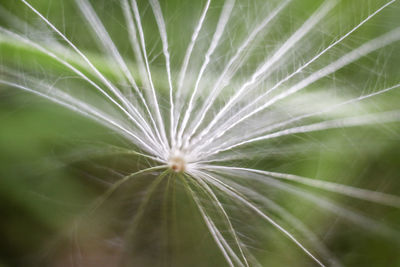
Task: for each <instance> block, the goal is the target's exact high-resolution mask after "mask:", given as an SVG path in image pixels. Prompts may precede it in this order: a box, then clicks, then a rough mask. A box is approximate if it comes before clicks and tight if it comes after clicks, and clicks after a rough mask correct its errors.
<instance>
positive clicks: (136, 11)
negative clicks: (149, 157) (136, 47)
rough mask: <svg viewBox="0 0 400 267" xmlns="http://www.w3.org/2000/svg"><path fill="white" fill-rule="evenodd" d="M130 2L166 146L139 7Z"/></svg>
mask: <svg viewBox="0 0 400 267" xmlns="http://www.w3.org/2000/svg"><path fill="white" fill-rule="evenodd" d="M131 4H132V10H133V14H134V17H135V20H136V25H137V30H138V32H139V37H140V38H139V39H140V45H141V47H142V53H143V58H144V62H145V65H146V71H147V75H148V78H149V83H150V89H151V94H152V97H153V101H154V104H155V110H156V116H157V122H158V127H159V130H160V132H161V137H162V139H163V141H164V145H165V146H167V145H168V140H167V137H166V133H165V125H164V121H163V119H162V117H161V111H160V105H159V103H158V100H157V95H156V90H155V88H154V84H153V79H152V75H151V71H150V65H149V61H148V58H147V51H146V42H145V39H144V32H143V26H142V22H141V19H140V13H139V9H138V6H137V2H136V0H131ZM165 157H168V155H165Z"/></svg>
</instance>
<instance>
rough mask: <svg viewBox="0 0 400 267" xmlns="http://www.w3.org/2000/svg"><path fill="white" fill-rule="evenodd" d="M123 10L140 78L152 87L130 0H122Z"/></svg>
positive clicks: (147, 85) (144, 85)
mask: <svg viewBox="0 0 400 267" xmlns="http://www.w3.org/2000/svg"><path fill="white" fill-rule="evenodd" d="M122 11H123V13H124V17H125V21H126V25H127V27H128V32H129V34H128V37H129V42H130V43H131V46H132V50H133V53H134V55H135V58H136V61H137V62H136V63H137V65H138V68H139V72H140V79H141V82H142V84H143V85H142V86H143V87H144V89H149V88H150V87H151V85H150V81H149V77H148V75H147V71H146V65H145V63H144V60H143V54H142V51H141V46H140V44H139V40H138V37H137V31H136V25H135V22H134V18H133V16H132V8H131V6H130V4H129V2H128V0H122ZM152 122H153V125H154V127H155V128H156V127H157V126H156V125H155V122H154V119H153V118H152Z"/></svg>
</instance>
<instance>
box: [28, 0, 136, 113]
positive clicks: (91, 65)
mask: <svg viewBox="0 0 400 267" xmlns="http://www.w3.org/2000/svg"><path fill="white" fill-rule="evenodd" d="M21 1H22V2H23V3H24V4H25V5H26V6H27V7H28V8H29V9H31V10H32V11H33V12H34V13H35V14H36V15H38V16H39V17H40V18H41V19H42V20H43V22H45V23H46V24H47V25H48V26H49V27H50V28H51V29H53V30H54V32H55V33H57V34H58V35H59V36H60V37H61V38H62V39H63V40H64V41H65V42H67V43H68V45H69V46H71V47H72V49H73V50H74V51H75V52H76V53H78V55H79V56H81V57H82V58H83V60H84V61H85V62H86V63H87V64H88V65H89V67H90V68H91V69H92V70H93V71H94V73H95V74H96V75H97V76H98V77H99V78H100V79H101V80H102V81H103V83H104V84H105V85H106V86H107V87H108V88H109V89H110V90H111V91H112V92H113V93H114V94H115V95H116V96H117V98H118V99H119V100H120V101H122V103H123V104H124V106H125V107H127V108H128V107H129V106H130V103H129V101H128V100H127V99H126V97H124V96H123V95H122V94H121V92H120V91H119V90H118V89H117V88H116V87H115V86H114V85H112V83H111V82H110V81H108V80H107V78H106V77H105V76H104V75H103V74H101V72H100V71H99V70H98V69H97V68H96V67H95V66H94V65H93V64H92V62H91V61H90V60H89V59H88V58H87V57H86V56H85V55H84V54H83V53H82V51H80V50H79V49H78V48H77V47H76V46H75V45H74V44H73V43H72V42H71V41H70V40H69V39H68V38H67V37H66V36H65V35H64V34H63V33H61V32H60V31H59V30H58V29H57V28H56V27H55V26H54V25H53V24H52V23H51V22H50V21H49V20H48V19H46V18H45V17H44V16H43V15H42V14H41V13H40V12H39V11H37V10H36V9H35V8H34V7H33V6H31V5H30V4H29V3H28V2H27V1H26V0H21Z"/></svg>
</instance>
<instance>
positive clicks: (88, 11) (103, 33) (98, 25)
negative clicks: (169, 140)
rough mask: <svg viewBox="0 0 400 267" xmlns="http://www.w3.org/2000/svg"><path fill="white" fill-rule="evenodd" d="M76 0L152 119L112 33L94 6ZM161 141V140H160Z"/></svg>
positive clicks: (149, 129) (144, 123)
mask: <svg viewBox="0 0 400 267" xmlns="http://www.w3.org/2000/svg"><path fill="white" fill-rule="evenodd" d="M75 2H76V4H77V5H78V6H79V8H80V10H81V13H82V15H83V17H84V18H85V19H86V20H87V21H88V22H89V24H90V25H91V27H92V29H93V31H94V32H95V34H96V35H97V36H98V37H99V39H100V41H101V44H102V46H103V47H104V48H105V49H106V52H107V53H108V54H109V55H110V57H112V58H113V59H114V60H115V61H116V62H117V64H118V66H119V68H120V69H121V70H122V73H123V75H124V76H125V77H126V79H127V80H128V81H129V83H130V84H131V86H132V87H133V88H134V90H135V91H136V93H137V94H138V95H139V98H140V99H141V101H142V103H143V105H144V106H145V108H146V110H147V113H148V114H149V115H150V118H151V119H152V115H151V112H150V110H149V107H148V105H147V102H146V100H145V99H144V97H143V94H142V92H141V91H140V90H139V88H138V86H137V84H136V81H135V78H134V77H133V76H132V74H131V72H130V70H129V68H128V66H127V64H126V62H125V61H124V59H123V58H122V56H121V54H120V53H119V51H118V49H117V47H116V45H115V44H114V42H113V41H112V39H111V37H110V35H109V34H108V33H107V30H106V29H105V27H104V25H103V24H102V22H101V21H100V19H99V17H98V16H97V14H96V13H95V11H94V10H93V7H92V6H91V4H90V3H89V2H88V1H87V0H75ZM129 108H130V110H131V112H133V113H136V114H137V116H138V117H139V119H140V121H141V122H142V123H143V126H144V127H145V128H146V130H147V131H148V134H150V135H151V136H152V138H153V140H155V136H154V134H153V132H152V130H151V128H150V125H149V124H148V123H147V121H146V120H145V119H144V118H143V116H142V114H141V113H140V112H139V110H138V109H137V108H135V106H133V105H132V104H131V103H130V105H129ZM155 130H157V128H155ZM160 142H161V140H160ZM164 149H165V148H164Z"/></svg>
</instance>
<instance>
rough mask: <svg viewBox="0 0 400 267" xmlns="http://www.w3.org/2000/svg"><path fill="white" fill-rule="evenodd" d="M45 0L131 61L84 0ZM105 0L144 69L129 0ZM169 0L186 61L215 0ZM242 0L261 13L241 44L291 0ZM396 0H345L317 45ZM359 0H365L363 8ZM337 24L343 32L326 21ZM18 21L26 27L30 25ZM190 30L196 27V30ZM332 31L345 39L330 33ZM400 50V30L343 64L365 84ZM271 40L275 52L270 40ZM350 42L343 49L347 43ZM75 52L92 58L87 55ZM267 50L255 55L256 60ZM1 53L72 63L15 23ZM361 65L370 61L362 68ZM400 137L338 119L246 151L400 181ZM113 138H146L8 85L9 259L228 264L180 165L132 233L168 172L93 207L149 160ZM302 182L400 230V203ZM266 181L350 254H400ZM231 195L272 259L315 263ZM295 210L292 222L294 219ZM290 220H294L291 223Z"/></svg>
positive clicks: (245, 28) (299, 4)
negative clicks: (266, 150)
mask: <svg viewBox="0 0 400 267" xmlns="http://www.w3.org/2000/svg"><path fill="white" fill-rule="evenodd" d="M31 2H32V4H33V5H34V6H35V8H37V9H38V10H39V11H40V12H42V13H43V14H45V16H46V17H48V18H49V20H50V21H51V22H53V23H54V24H55V25H56V26H57V27H58V28H59V29H62V32H64V33H65V34H66V35H67V36H68V37H69V38H70V39H71V41H72V42H74V43H76V44H78V46H79V48H80V49H82V50H83V51H85V52H87V53H88V55H90V58H91V59H93V60H94V62H95V63H96V66H98V67H99V68H100V69H101V71H102V72H103V73H105V74H106V75H107V76H108V77H109V78H110V79H114V80H116V77H117V74H116V73H115V71H114V69H113V67H112V66H113V65H112V63H109V61H108V60H109V59H107V58H106V57H105V56H104V55H103V54H102V51H101V50H100V49H99V48H98V46H97V44H96V41H95V40H93V38H92V37H91V34H89V33H88V28H89V26H88V25H87V24H86V22H84V20H83V19H82V17H81V15H80V14H79V11H78V9H77V7H76V5H75V3H74V1H51V0H35V1H31ZM91 2H92V4H93V5H94V7H95V9H96V11H97V12H98V15H99V16H100V18H101V19H102V21H103V23H104V24H105V25H106V27H107V30H108V31H109V32H110V35H111V36H112V38H113V40H114V41H115V43H116V44H117V46H118V48H119V49H120V51H121V53H122V54H123V56H124V58H126V59H128V61H129V62H130V64H131V66H132V68H133V69H134V68H135V63H134V61H132V60H129V59H130V58H132V54H131V52H130V51H131V50H130V48H129V42H128V41H127V36H126V26H125V25H124V21H123V15H122V11H121V7H120V4H119V1H114V0H113V1H103V0H96V1H91ZM160 2H161V5H162V7H163V12H165V13H164V15H165V17H166V18H167V19H166V21H167V25H168V26H167V28H168V34H169V40H170V42H171V50H172V51H174V52H172V63H171V65H172V66H173V67H174V66H179V65H178V64H179V63H178V62H181V60H182V58H183V55H184V54H183V51H185V49H186V46H187V43H188V40H189V39H190V34H189V33H190V32H191V31H192V29H193V27H194V25H195V23H196V19H193V18H197V17H198V16H199V14H200V12H201V10H202V7H203V6H204V4H205V1H184V0H168V1H167V0H165V1H160ZM237 2H238V5H239V6H243V11H240V12H243V18H242V19H243V20H244V21H248V24H247V25H246V24H245V23H244V24H241V22H242V21H238V22H237V24H236V25H234V26H232V27H233V30H232V35H233V33H235V36H231V37H230V38H232V42H231V43H230V44H235V40H236V39H238V40H240V38H242V37H243V36H246V34H248V32H249V29H251V28H252V27H253V26H254V21H255V20H256V18H259V17H261V16H263V15H262V14H263V12H265V11H266V10H269V8H270V6H274V4H276V3H277V1H271V3H264V1H237ZM385 2H387V1H363V3H362V4H360V1H358V0H357V1H342V2H341V3H340V5H338V8H337V9H335V10H334V12H333V13H332V14H331V15H330V16H329V17H327V20H326V21H324V23H325V24H326V25H325V26H326V28H323V29H321V30H322V31H324V32H323V33H324V34H326V35H325V36H324V37H322V38H321V39H318V38H317V37H315V39H310V40H308V43H309V46H311V47H313V48H316V49H317V50H318V48H321V47H323V44H325V43H329V41H330V40H332V39H334V38H335V36H336V37H337V36H338V35H339V33H344V32H346V29H348V28H349V27H351V25H353V26H354V25H355V24H357V23H358V22H359V21H361V18H364V17H365V16H366V15H368V14H369V13H371V10H376V9H377V7H379V6H381V5H382V4H383V3H385ZM320 3H321V1H311V0H310V1H309V0H307V1H293V4H292V5H291V6H290V8H288V10H287V11H285V12H283V14H282V15H281V16H280V17H279V19H280V20H281V21H282V23H279V24H278V25H279V27H278V26H277V28H276V29H275V30H272V33H271V35H270V38H277V39H276V40H278V37H279V35H283V36H284V35H288V34H290V33H291V32H293V30H294V29H295V28H296V26H299V25H300V22H301V21H303V20H304V18H307V16H309V15H310V13H311V12H312V11H313V10H315V8H316V7H317V6H318V5H319V4H320ZM359 5H361V6H362V7H360V8H359V9H358V8H357V7H358V6H359ZM221 6H222V1H220V0H219V1H215V2H213V5H212V9H211V11H210V12H211V16H214V17H215V18H217V16H216V14H218V12H219V11H220V9H221ZM139 7H140V8H141V10H146V11H145V12H146V13H145V15H143V24H144V28H145V34H146V38H148V43H149V47H151V48H152V49H154V51H159V50H160V49H161V42H160V41H159V35H158V32H157V28H156V25H155V23H154V21H152V17H151V16H150V15H151V14H150V13H151V12H150V11H149V10H150V8H149V4H148V2H147V1H139ZM0 8H1V10H0V14H1V15H0V23H1V24H0V25H1V26H2V27H4V28H6V29H13V30H16V31H19V32H22V33H24V34H25V35H27V36H29V37H30V38H32V39H35V40H41V41H43V40H45V41H46V42H47V43H48V45H49V46H51V45H52V44H51V42H52V40H53V39H52V38H53V37H51V34H50V32H51V31H49V30H48V29H47V28H46V27H45V25H44V23H43V22H42V21H41V20H40V19H39V18H38V17H37V16H35V15H34V14H33V13H32V12H31V11H29V10H28V9H27V8H26V7H24V5H23V4H22V3H20V1H4V0H3V1H1V2H0ZM240 12H238V14H239V13H240ZM253 13H254V14H253ZM6 14H8V15H6ZM11 14H12V15H11ZM399 14H400V5H399V4H398V3H395V4H393V5H392V6H391V7H390V8H388V9H387V10H385V11H384V12H382V14H380V15H379V16H377V17H376V18H374V19H373V20H372V21H371V23H368V24H366V25H365V27H363V28H362V29H360V31H357V32H355V33H354V36H353V37H352V38H351V39H350V40H346V41H345V42H344V44H343V47H346V46H348V47H350V48H351V47H354V46H356V45H357V44H361V43H363V42H365V41H366V40H370V39H371V38H374V37H376V36H379V35H380V34H381V33H384V32H386V31H388V30H390V29H393V28H395V27H398V26H400V19H399V18H400V17H399ZM14 16H15V17H14ZM19 19H20V20H23V21H25V22H26V23H27V25H30V26H29V27H33V28H34V29H36V30H35V32H33V31H31V29H30V28H29V27H28V26H27V25H25V24H24V23H21V22H20V21H18V20H19ZM215 20H216V19H215ZM284 22H287V23H284ZM210 23H211V22H210ZM214 23H215V22H214ZM211 24H212V23H211ZM328 26H329V29H330V30H331V31H330V32H327V30H326V29H328ZM18 27H20V29H16V28H18ZM121 29H123V31H122V33H121ZM182 33H188V34H186V35H185V36H183V37H182V36H181V35H182ZM210 35H211V34H210ZM329 36H330V37H331V38H332V39H328V37H329ZM55 38H56V37H55ZM203 38H206V37H203ZM208 38H210V37H208ZM310 38H314V37H310ZM56 39H59V38H56ZM183 39H184V40H183ZM277 42H278V41H277ZM227 43H228V44H227V47H223V48H221V49H226V53H227V54H228V55H229V54H230V53H233V52H234V51H232V49H230V47H229V42H227ZM153 44H154V46H152V45H153ZM260 46H261V45H260ZM265 49H268V47H266V48H265ZM302 49H304V51H302ZM298 51H299V52H298V53H299V54H300V56H299V57H300V58H299V61H302V60H303V58H302V54H301V53H302V52H303V53H308V54H309V52H307V51H306V49H305V48H304V47H301V48H299V49H298ZM399 51H400V48H399V43H396V44H394V45H392V46H390V47H389V48H388V49H387V50H385V51H383V52H382V51H379V52H377V53H375V54H373V55H371V57H366V58H365V59H363V60H361V61H360V62H359V63H358V64H354V65H351V66H349V67H347V68H346V69H345V70H343V71H341V72H340V73H338V74H337V75H338V76H337V77H338V78H337V80H338V81H343V83H346V82H347V81H351V82H352V83H353V84H352V85H354V86H362V85H370V84H374V83H375V86H376V88H377V89H383V88H384V87H385V85H391V84H393V83H395V82H396V81H397V82H398V77H400V76H399V75H400V65H399V64H400V63H399V62H400V53H398V52H399ZM258 52H259V53H261V52H262V49H260V50H259V51H258ZM339 52H340V51H334V53H338V54H339ZM396 52H397V53H396ZM334 53H333V54H334ZM154 54H156V52H154ZM255 57H257V55H255ZM68 60H69V62H72V63H73V64H75V66H78V67H80V68H81V70H82V71H85V68H84V67H81V66H82V64H83V63H82V61H81V60H80V59H79V58H78V57H71V58H69V59H68ZM256 60H257V59H256V58H255V59H254V62H256ZM326 60H329V59H326ZM325 62H326V61H325ZM0 63H1V65H0V74H3V73H4V69H5V67H7V68H8V67H10V68H14V69H16V70H19V71H21V73H31V74H33V75H37V77H39V79H46V77H48V78H49V81H55V80H57V78H63V77H68V75H71V73H70V72H68V71H67V70H65V68H63V67H61V66H60V65H59V64H57V63H55V62H54V61H52V60H51V59H50V58H49V57H47V56H44V55H43V54H41V53H40V52H37V51H35V50H34V49H30V48H28V47H27V46H26V45H23V44H21V43H18V42H17V41H15V40H11V39H7V37H6V35H0ZM162 64H163V61H162V57H161V56H158V57H157V56H155V59H154V65H155V66H157V67H158V69H157V68H155V69H154V73H156V74H155V80H156V83H158V84H160V86H159V87H158V88H160V89H159V90H160V91H163V92H160V94H164V93H165V90H166V86H165V84H166V83H165V81H164V80H163V79H164V78H165V77H164V76H163V75H164V74H161V73H162V71H161V70H162V67H163V65H162ZM250 65H251V64H250ZM360 65H361V66H364V67H365V69H364V70H363V68H360ZM158 71H159V72H160V74H158ZM173 71H175V72H176V71H178V69H177V68H175V69H173ZM283 72H284V71H283ZM366 75H369V76H367V77H369V78H370V79H371V81H370V84H368V83H367V82H366V83H363V82H364V81H365V77H366ZM157 80H159V81H157ZM335 82H336V80H335ZM338 83H339V82H338ZM328 84H329V81H328ZM67 85H68V84H67ZM71 85H76V86H80V87H79V88H83V87H82V86H83V85H82V83H79V82H76V83H75V82H74V81H71ZM317 89H318V88H317ZM317 89H315V90H317ZM311 90H312V89H311ZM359 90H360V92H361V91H362V90H363V88H362V87H359ZM397 91H398V90H397ZM399 100H400V93H399V92H396V90H395V91H393V92H390V93H388V94H385V95H382V96H379V97H376V98H373V99H371V100H368V101H367V102H366V103H365V106H364V108H366V109H367V110H368V111H384V110H393V109H396V108H397V109H398V108H399V103H400V101H399ZM399 140H400V128H399V124H398V123H397V124H396V123H393V124H385V125H381V124H377V125H374V126H371V127H365V128H362V130H360V129H350V130H343V129H338V130H332V131H326V132H321V133H314V134H311V135H304V136H303V135H300V136H299V137H295V138H293V139H288V140H284V141H282V143H280V142H279V141H276V143H273V145H275V144H276V145H277V146H283V144H285V145H287V147H288V149H289V150H290V149H291V146H290V145H292V144H293V151H291V152H290V153H282V154H277V155H266V156H265V157H258V158H250V159H243V160H242V161H241V163H240V164H242V165H245V166H251V167H254V168H255V167H257V168H260V169H266V170H272V171H281V172H285V173H294V174H298V175H303V176H307V177H313V178H318V179H328V180H329V179H330V180H331V181H332V180H334V181H335V182H340V183H345V184H350V185H353V186H358V187H361V188H366V189H371V190H379V191H383V192H387V193H392V194H395V195H398V192H400V182H399V181H400V180H399V179H400V142H399ZM297 144H298V147H296V145H297ZM111 145H112V146H119V147H126V148H128V149H129V148H130V147H132V146H131V144H129V143H128V142H127V141H126V140H124V139H123V138H121V137H119V136H118V135H116V134H114V133H113V132H112V131H110V130H109V129H107V128H105V127H102V126H100V125H98V124H97V123H95V122H93V121H91V120H89V119H85V118H82V116H80V115H78V114H76V113H73V112H71V111H68V110H66V109H65V108H62V107H60V106H58V105H56V104H52V103H49V102H48V101H46V100H43V99H41V98H39V97H36V96H33V95H31V94H27V93H24V92H22V91H19V90H17V89H15V88H9V87H6V86H3V85H0V214H1V215H0V216H1V217H0V218H1V220H0V237H1V239H0V266H119V264H121V265H122V266H225V265H226V263H225V261H224V259H223V257H222V255H221V253H220V252H219V251H218V248H217V246H216V245H215V244H214V242H213V240H212V238H211V236H210V235H209V234H208V233H207V229H206V227H205V226H204V223H203V222H202V218H201V216H200V215H199V213H198V210H197V208H196V207H195V205H194V203H193V201H192V200H191V199H190V198H189V197H188V196H187V195H186V193H185V189H184V188H183V185H182V183H181V182H180V181H179V179H178V178H176V177H169V179H166V180H165V181H163V183H162V184H161V185H160V186H158V187H157V189H156V190H157V191H156V193H154V194H153V197H152V199H151V201H150V204H149V205H148V207H147V208H146V212H145V213H144V215H143V219H142V220H141V223H140V224H139V226H138V228H137V229H136V232H135V233H134V234H132V236H130V235H128V236H127V237H123V235H122V234H121V233H124V232H125V231H126V230H127V229H128V230H129V227H130V223H132V217H133V215H134V214H136V211H137V209H138V207H139V206H140V200H141V199H142V198H143V194H145V193H146V192H147V190H148V189H147V186H148V184H149V181H153V179H154V176H153V175H147V176H146V175H144V176H141V177H140V179H139V178H138V179H137V181H135V182H134V183H129V184H127V185H126V186H125V187H124V188H121V189H120V190H119V191H118V194H116V196H113V197H112V198H111V199H110V200H109V201H107V202H106V203H105V204H104V206H103V207H102V208H101V209H100V210H98V211H97V212H96V213H95V214H90V216H88V212H87V209H88V208H89V206H90V204H91V203H92V201H94V200H95V199H96V197H97V196H99V195H101V193H102V192H104V191H105V190H106V188H107V187H108V186H109V185H110V183H113V182H115V181H117V180H118V179H119V178H121V176H123V175H126V174H128V173H132V172H134V171H137V170H138V169H141V168H144V167H146V166H147V165H146V161H145V160H142V159H138V158H137V157H135V156H133V155H129V154H128V153H124V152H121V151H117V152H116V151H115V150H114V149H113V147H112V146H111ZM261 145H262V144H261ZM261 145H259V144H258V145H257V146H261ZM265 145H271V144H270V143H269V144H265ZM247 149H250V150H251V149H253V148H252V147H248V148H247ZM251 186H253V187H254V186H255V185H254V184H251V182H249V187H251ZM299 187H301V188H304V189H307V190H308V191H310V192H313V193H315V194H316V195H318V196H324V197H330V198H331V199H333V200H334V201H335V203H339V204H341V205H343V206H345V207H347V208H351V209H354V210H358V211H360V213H362V214H365V215H368V216H370V217H371V218H373V219H375V220H377V221H378V222H380V223H382V224H384V225H387V226H388V227H391V228H392V229H394V230H395V231H397V233H398V232H399V230H400V212H399V210H397V209H394V208H387V207H383V206H380V205H376V204H371V203H368V202H363V201H358V200H354V199H350V198H348V197H342V196H338V195H335V194H332V193H326V192H322V191H319V190H313V189H310V188H307V187H306V186H299ZM258 189H259V191H260V193H262V194H265V195H267V196H271V198H273V199H274V201H277V202H278V203H280V204H282V206H283V207H285V208H287V209H288V210H289V211H290V212H291V214H293V215H295V216H297V217H299V218H301V220H302V221H303V222H304V223H305V224H307V225H309V226H310V228H311V229H312V230H313V231H315V233H316V234H317V235H318V236H319V237H321V239H322V241H324V243H325V244H326V245H327V247H328V248H329V249H330V250H331V251H332V254H333V255H335V256H336V257H337V258H338V259H339V260H341V261H342V262H343V264H344V265H345V266H400V255H399V253H398V251H399V248H400V246H399V242H400V241H399V240H398V239H396V238H390V237H387V236H382V235H379V234H377V233H374V232H373V231H368V230H366V229H364V228H360V227H359V226H357V225H355V224H351V223H349V222H346V221H345V220H343V219H341V218H339V217H337V216H335V215H332V214H331V213H329V212H326V211H321V210H318V209H316V208H315V205H312V203H309V202H307V201H302V200H299V199H298V197H296V196H295V195H288V194H287V193H285V192H276V190H275V189H274V188H267V187H265V186H259V188H258ZM166 192H168V194H167V193H166ZM223 202H224V203H226V204H227V206H228V207H229V208H228V209H229V210H230V209H231V211H232V214H234V215H233V221H234V224H235V226H236V227H238V229H240V231H243V232H244V233H247V234H248V235H246V236H244V237H243V238H244V240H246V242H247V243H248V244H249V248H250V249H251V250H252V251H253V253H254V254H255V255H256V256H257V257H258V259H259V261H260V263H261V264H262V265H263V266H313V264H314V263H313V262H312V261H311V260H309V259H308V258H307V257H306V256H305V255H304V254H303V253H302V252H301V251H300V250H299V249H298V248H297V247H296V246H295V245H294V244H292V243H291V242H290V241H289V240H287V239H286V238H284V237H283V236H282V235H281V234H280V233H277V232H276V231H275V230H274V229H272V227H271V226H270V225H268V224H266V223H265V222H262V221H260V220H257V219H256V218H257V217H256V216H255V215H254V214H252V213H251V212H247V211H241V210H239V211H240V212H238V210H235V207H234V205H233V204H234V202H232V201H230V200H229V199H223ZM165 214H167V215H165ZM272 216H275V214H272ZM276 218H277V219H278V217H276ZM278 220H279V219H278ZM279 222H281V221H279ZM281 223H282V224H284V222H283V221H282V222H281ZM287 227H288V228H289V230H291V229H290V226H287ZM126 251H129V252H128V253H127V252H126ZM131 252H132V253H131ZM124 253H125V254H124ZM126 254H128V255H126ZM122 256H124V257H122ZM121 258H124V260H121Z"/></svg>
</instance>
